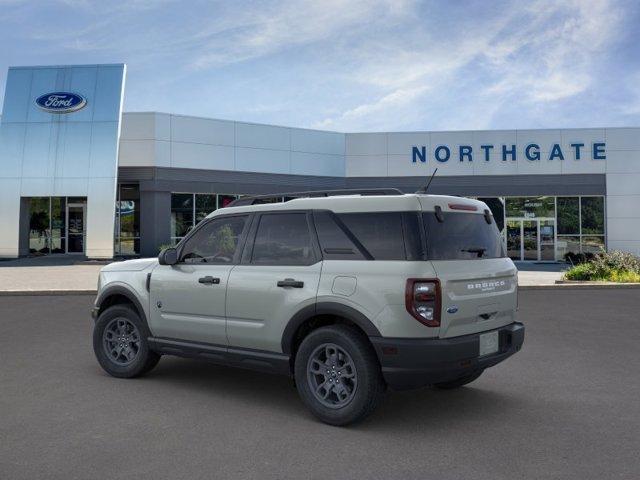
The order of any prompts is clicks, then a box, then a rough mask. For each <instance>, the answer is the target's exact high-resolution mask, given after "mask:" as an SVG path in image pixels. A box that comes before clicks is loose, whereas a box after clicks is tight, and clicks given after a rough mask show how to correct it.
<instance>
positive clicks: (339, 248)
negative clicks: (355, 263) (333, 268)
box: [313, 212, 365, 260]
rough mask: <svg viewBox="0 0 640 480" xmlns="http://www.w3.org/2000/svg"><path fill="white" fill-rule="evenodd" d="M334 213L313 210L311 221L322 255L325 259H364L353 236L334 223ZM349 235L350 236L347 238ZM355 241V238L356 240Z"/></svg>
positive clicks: (342, 226) (343, 227) (344, 228)
mask: <svg viewBox="0 0 640 480" xmlns="http://www.w3.org/2000/svg"><path fill="white" fill-rule="evenodd" d="M335 218H336V217H335V214H332V213H329V212H314V213H313V221H314V223H315V226H316V232H318V240H320V246H321V248H322V256H323V258H325V259H326V260H365V256H364V255H363V254H362V253H361V251H360V249H359V248H358V246H357V245H356V244H355V243H354V237H353V234H352V233H351V232H349V230H348V229H347V228H346V227H345V226H344V225H339V224H338V223H336V220H335ZM350 236H351V238H349V237H350ZM356 241H357V240H356Z"/></svg>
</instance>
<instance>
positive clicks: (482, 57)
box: [316, 0, 621, 130]
mask: <svg viewBox="0 0 640 480" xmlns="http://www.w3.org/2000/svg"><path fill="white" fill-rule="evenodd" d="M473 22H481V24H482V27H483V28H482V29H479V28H477V25H473ZM620 22H621V14H620V10H619V9H618V8H616V4H615V2H613V1H609V0H595V1H590V2H583V1H577V0H573V1H567V2H562V3H558V2H553V1H546V0H540V1H536V2H533V3H530V4H529V5H528V6H527V7H526V8H522V7H521V6H520V5H512V6H510V7H509V8H506V9H504V10H502V11H501V12H500V14H499V15H497V16H495V17H492V18H488V19H477V18H470V19H467V20H466V21H462V22H461V24H460V25H458V30H461V31H464V32H465V33H466V34H465V35H463V36H461V37H454V38H452V39H448V40H443V41H439V42H428V41H427V42H425V43H424V44H423V45H422V46H421V47H420V48H415V49H412V50H410V51H408V50H406V49H404V48H402V47H398V48H397V49H395V50H394V49H393V48H390V49H387V50H388V51H385V50H384V49H383V50H382V51H381V52H380V55H379V57H378V59H377V60H373V61H370V62H367V63H365V64H364V65H362V66H361V68H359V69H358V70H357V71H355V72H353V78H354V79H355V78H360V79H361V80H360V82H362V83H370V84H372V85H374V86H376V87H380V92H379V93H378V94H377V98H374V99H370V100H367V101H366V102H364V103H361V104H359V105H355V106H349V107H348V108H346V109H345V110H344V111H343V112H342V113H339V114H338V115H334V116H332V117H330V118H324V119H323V120H321V121H319V122H318V123H317V124H316V125H319V126H320V125H330V126H332V127H333V128H339V129H343V130H352V129H358V128H361V127H362V126H363V125H370V124H371V123H372V122H371V119H368V117H369V116H372V115H379V113H380V111H381V110H382V109H384V108H391V109H393V110H390V111H391V112H392V114H393V115H394V116H395V117H396V118H397V117H398V116H400V115H402V114H403V111H402V109H397V108H396V107H398V106H399V105H404V106H406V109H405V111H404V112H405V113H407V114H408V115H411V113H410V109H415V108H416V102H418V101H421V102H420V103H421V104H422V105H421V106H420V107H419V108H422V109H423V111H424V112H425V113H427V112H428V111H429V109H430V105H436V106H437V105H438V104H441V102H440V99H443V98H445V99H446V98H448V99H449V103H450V105H451V106H452V107H454V108H451V109H450V115H449V117H451V118H452V119H456V118H457V119H459V118H460V116H461V110H462V113H463V115H464V111H465V110H475V111H478V110H480V109H478V108H469V107H467V106H463V108H462V109H460V108H458V106H459V105H460V104H461V103H462V104H463V105H464V103H471V102H474V103H476V104H484V105H488V104H491V105H492V107H491V108H489V109H488V110H482V111H480V112H478V113H480V115H481V117H482V121H481V122H478V121H472V122H471V123H473V124H474V126H475V127H478V128H489V127H490V126H491V122H492V114H493V113H495V112H496V111H497V110H499V108H498V106H499V105H500V104H505V103H506V102H516V103H517V104H520V105H522V106H523V109H524V107H525V106H526V105H527V104H530V105H540V104H544V103H549V102H557V101H560V100H564V99H568V98H571V97H574V96H576V95H578V94H581V93H583V92H585V91H586V90H587V89H588V88H589V87H590V86H591V84H592V81H593V77H594V71H593V70H594V69H593V67H594V62H595V58H596V57H597V56H598V55H600V54H601V53H602V51H603V50H605V49H606V48H607V47H608V46H609V45H610V44H611V42H612V41H613V40H614V39H615V37H616V34H617V33H618V31H619V24H620ZM414 34H415V35H418V36H421V33H420V32H416V33H414ZM470 74H471V75H473V76H474V77H476V78H477V79H478V81H477V85H478V86H477V87H476V88H472V89H471V90H470V91H468V93H473V98H469V97H467V98H468V102H461V100H462V99H461V98H460V97H457V98H456V96H457V95H460V94H464V92H460V91H459V86H458V85H457V84H460V83H462V84H466V81H465V77H467V76H468V75H470ZM406 92H412V94H411V95H409V96H407V95H406ZM430 97H431V98H430ZM433 97H435V98H436V100H435V101H434V100H432V98H433ZM407 98H410V100H407V101H405V99H407ZM488 99H492V100H491V101H488ZM438 117H439V118H440V120H439V122H440V125H444V124H446V125H449V124H455V123H456V122H455V121H450V120H448V119H447V118H446V116H442V115H438ZM373 123H376V122H373ZM399 124H400V125H401V124H402V123H401V122H399ZM434 127H435V128H437V127H439V125H435V126H434ZM466 127H467V124H465V128H466Z"/></svg>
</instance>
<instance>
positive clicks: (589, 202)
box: [580, 197, 604, 235]
mask: <svg viewBox="0 0 640 480" xmlns="http://www.w3.org/2000/svg"><path fill="white" fill-rule="evenodd" d="M580 207H581V216H582V234H583V235H584V234H599V235H603V234H604V197H581V198H580Z"/></svg>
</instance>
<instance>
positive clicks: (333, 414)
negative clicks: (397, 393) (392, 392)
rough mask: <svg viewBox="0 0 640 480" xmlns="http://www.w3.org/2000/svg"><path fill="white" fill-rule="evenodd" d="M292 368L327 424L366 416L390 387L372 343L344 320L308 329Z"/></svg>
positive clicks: (310, 405) (300, 389) (303, 394)
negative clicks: (339, 322) (387, 384)
mask: <svg viewBox="0 0 640 480" xmlns="http://www.w3.org/2000/svg"><path fill="white" fill-rule="evenodd" d="M334 367H337V369H336V368H334ZM294 370H295V383H296V388H297V389H298V393H299V394H300V398H301V399H302V401H303V402H304V404H305V405H306V406H307V407H308V408H309V410H311V413H313V414H314V415H315V416H316V417H317V418H318V419H320V420H321V421H322V422H324V423H328V424H329V425H337V426H344V425H349V424H352V423H355V422H358V421H361V420H363V419H364V418H365V417H367V416H368V415H370V414H371V413H372V412H373V411H374V410H375V408H376V407H377V406H378V404H379V403H380V402H381V400H382V398H383V396H384V391H385V389H386V385H385V383H384V380H383V378H382V373H381V372H380V365H379V363H378V358H377V356H376V354H375V352H374V351H373V348H372V347H371V345H369V343H368V342H367V340H366V338H364V337H363V335H362V334H360V333H359V332H357V331H355V330H354V329H352V328H349V327H347V326H344V325H332V326H328V327H322V328H319V329H317V330H314V331H312V332H311V333H310V334H309V335H307V336H306V337H305V338H304V340H303V341H302V343H301V344H300V347H299V348H298V352H297V353H296V358H295V369H294ZM334 382H335V383H334ZM319 385H320V387H319V388H318V386H319ZM323 385H324V386H323ZM314 391H317V392H318V393H317V394H316V393H314ZM321 397H325V398H324V399H323V398H321Z"/></svg>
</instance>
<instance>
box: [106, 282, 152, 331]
mask: <svg viewBox="0 0 640 480" xmlns="http://www.w3.org/2000/svg"><path fill="white" fill-rule="evenodd" d="M114 295H122V296H123V297H126V298H127V299H128V300H130V301H131V303H133V305H134V306H135V307H136V310H137V311H138V315H140V318H141V319H142V321H143V322H144V324H145V325H147V327H148V326H149V322H147V314H146V313H145V310H144V308H142V304H141V303H140V300H138V297H137V296H136V295H135V293H133V292H132V291H131V290H129V289H128V288H126V287H124V286H122V285H112V286H110V287H106V288H105V289H104V290H102V291H101V292H100V293H99V294H98V296H97V297H96V301H95V303H94V305H95V308H96V309H100V305H102V302H104V301H105V300H106V299H107V298H109V297H112V296H114Z"/></svg>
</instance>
